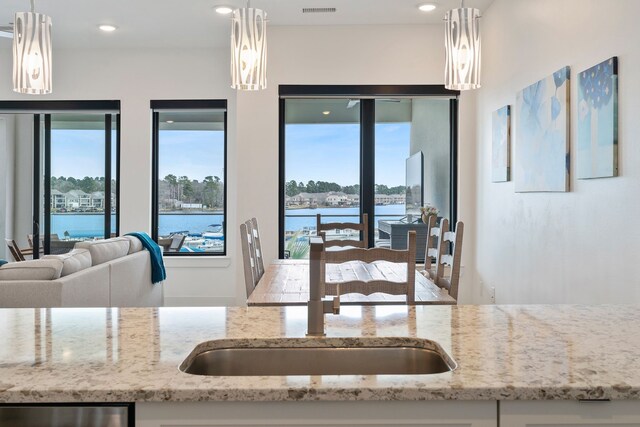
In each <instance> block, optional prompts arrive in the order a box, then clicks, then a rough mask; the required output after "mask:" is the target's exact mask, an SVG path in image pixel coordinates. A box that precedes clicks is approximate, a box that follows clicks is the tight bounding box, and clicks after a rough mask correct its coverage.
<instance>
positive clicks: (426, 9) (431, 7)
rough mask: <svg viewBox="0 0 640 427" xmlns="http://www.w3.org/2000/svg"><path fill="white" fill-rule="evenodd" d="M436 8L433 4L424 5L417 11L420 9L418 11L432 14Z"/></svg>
mask: <svg viewBox="0 0 640 427" xmlns="http://www.w3.org/2000/svg"><path fill="white" fill-rule="evenodd" d="M436 7H437V6H436V5H435V4H433V3H424V4H421V5H420V6H418V9H420V11H422V12H432V11H434V10H435V9H436Z"/></svg>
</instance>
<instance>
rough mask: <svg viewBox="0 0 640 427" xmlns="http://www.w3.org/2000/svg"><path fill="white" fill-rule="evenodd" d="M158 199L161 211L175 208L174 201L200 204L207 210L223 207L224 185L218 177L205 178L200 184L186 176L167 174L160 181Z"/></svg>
mask: <svg viewBox="0 0 640 427" xmlns="http://www.w3.org/2000/svg"><path fill="white" fill-rule="evenodd" d="M158 199H159V202H160V208H161V209H173V208H175V207H176V206H175V201H179V202H182V203H195V204H202V205H204V206H207V207H208V208H222V207H223V205H224V183H223V182H222V181H221V180H220V177H218V176H214V175H210V176H205V177H204V179H203V180H202V182H200V181H198V180H197V179H190V178H189V177H187V176H179V177H178V176H176V175H172V174H169V175H167V176H165V177H164V178H163V179H162V180H160V186H159V188H158Z"/></svg>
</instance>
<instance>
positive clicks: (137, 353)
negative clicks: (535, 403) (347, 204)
mask: <svg viewBox="0 0 640 427" xmlns="http://www.w3.org/2000/svg"><path fill="white" fill-rule="evenodd" d="M305 330H306V307H283V308H280V307H252V308H197V307H192V308H160V309H152V308H149V309H145V308H127V309H117V308H109V309H105V308H91V309H2V310H0V402H5V403H6V402H9V403H18V402H134V401H187V400H189V401H201V400H202V401H203V400H239V401H271V400H438V399H459V400H505V399H527V400H533V399H585V398H591V399H598V398H609V399H638V398H640V396H639V392H640V357H639V356H640V334H638V330H640V307H639V306H605V305H601V306H565V305H555V306H551V305H530V306H527V305H524V306H489V305H487V306H453V307H451V306H415V307H407V306H377V307H359V306H350V307H342V312H341V314H340V315H339V316H332V315H327V316H326V330H327V336H328V337H331V338H342V337H369V338H376V337H391V336H395V337H408V338H426V339H430V340H434V341H436V342H438V343H439V344H440V345H441V346H442V348H444V350H445V351H446V352H447V353H449V354H450V355H451V356H452V357H453V359H455V361H456V362H457V363H458V368H457V369H456V370H455V371H453V372H447V373H442V374H434V375H364V376H358V375H342V376H286V377H276V376H273V377H203V376H195V375H189V374H185V373H182V372H180V371H179V370H178V365H179V364H180V363H181V362H182V361H183V360H184V359H185V358H186V357H187V356H188V355H189V353H190V352H191V350H192V349H193V348H194V347H195V346H196V345H198V344H199V343H202V342H205V341H210V340H216V339H226V340H247V339H254V338H257V339H261V338H271V339H273V338H282V337H289V338H296V337H297V338H303V337H304V335H305ZM256 363H259V361H256Z"/></svg>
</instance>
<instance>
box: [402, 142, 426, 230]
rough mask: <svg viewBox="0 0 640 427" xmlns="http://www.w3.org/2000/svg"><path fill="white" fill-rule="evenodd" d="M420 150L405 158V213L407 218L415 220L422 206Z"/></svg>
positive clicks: (421, 160) (422, 163) (421, 158)
mask: <svg viewBox="0 0 640 427" xmlns="http://www.w3.org/2000/svg"><path fill="white" fill-rule="evenodd" d="M423 165H424V161H423V156H422V151H418V152H417V153H415V154H414V155H412V156H411V157H409V158H407V169H406V171H407V179H406V181H405V186H406V188H405V191H406V199H405V213H406V215H407V220H416V219H418V218H419V217H420V207H421V206H422V183H423V182H424V170H423Z"/></svg>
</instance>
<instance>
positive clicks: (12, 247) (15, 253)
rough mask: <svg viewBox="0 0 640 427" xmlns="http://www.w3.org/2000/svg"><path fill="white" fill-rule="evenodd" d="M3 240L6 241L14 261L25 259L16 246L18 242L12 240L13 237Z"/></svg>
mask: <svg viewBox="0 0 640 427" xmlns="http://www.w3.org/2000/svg"><path fill="white" fill-rule="evenodd" d="M4 241H5V242H6V243H7V247H8V248H9V252H10V253H11V256H12V257H13V259H14V260H15V261H16V262H20V261H25V260H26V259H25V257H24V254H23V253H22V251H21V250H20V248H19V247H18V244H17V243H16V241H15V240H13V239H4Z"/></svg>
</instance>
